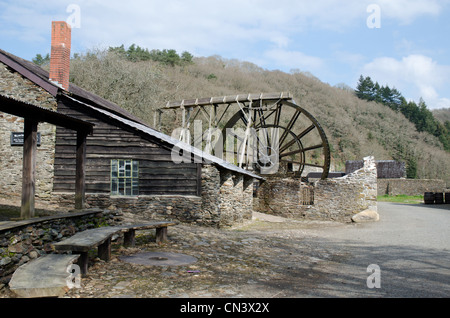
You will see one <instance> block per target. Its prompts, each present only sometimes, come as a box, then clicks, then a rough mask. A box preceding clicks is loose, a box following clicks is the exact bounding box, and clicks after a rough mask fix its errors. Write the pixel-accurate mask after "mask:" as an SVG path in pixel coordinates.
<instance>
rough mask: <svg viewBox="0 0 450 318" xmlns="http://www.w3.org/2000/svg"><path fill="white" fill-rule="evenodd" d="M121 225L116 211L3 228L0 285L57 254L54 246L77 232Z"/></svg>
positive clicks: (10, 224) (0, 234) (70, 215)
mask: <svg viewBox="0 0 450 318" xmlns="http://www.w3.org/2000/svg"><path fill="white" fill-rule="evenodd" d="M120 222H121V216H120V214H118V213H117V212H115V211H100V210H98V209H97V210H93V211H85V212H79V213H66V214H63V215H54V216H48V217H40V218H33V219H30V220H24V221H17V222H8V223H4V224H1V225H0V283H5V280H8V278H9V276H10V275H11V274H12V273H13V272H14V271H15V270H16V269H17V268H18V267H19V266H21V265H23V264H25V263H27V262H29V261H30V260H33V259H35V258H38V257H40V256H42V255H45V254H49V253H53V245H52V244H53V243H55V242H59V241H61V240H63V239H65V238H67V237H70V236H72V235H74V234H75V233H77V232H80V231H84V230H87V229H91V228H96V227H100V226H112V225H117V224H119V223H120Z"/></svg>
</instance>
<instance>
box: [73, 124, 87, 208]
mask: <svg viewBox="0 0 450 318" xmlns="http://www.w3.org/2000/svg"><path fill="white" fill-rule="evenodd" d="M86 140H87V134H86V133H85V132H81V131H78V132H77V158H76V172H75V178H76V179H75V209H78V210H81V209H84V208H85V193H86V182H85V179H86Z"/></svg>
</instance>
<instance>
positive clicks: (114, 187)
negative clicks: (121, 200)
mask: <svg viewBox="0 0 450 318" xmlns="http://www.w3.org/2000/svg"><path fill="white" fill-rule="evenodd" d="M117 186H118V185H117V179H112V180H111V194H113V195H117V194H118V193H117V191H118V187H117Z"/></svg>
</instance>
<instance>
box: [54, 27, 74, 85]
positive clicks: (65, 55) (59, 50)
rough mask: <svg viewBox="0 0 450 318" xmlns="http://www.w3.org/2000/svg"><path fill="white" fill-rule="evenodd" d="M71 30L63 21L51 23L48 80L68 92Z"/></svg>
mask: <svg viewBox="0 0 450 318" xmlns="http://www.w3.org/2000/svg"><path fill="white" fill-rule="evenodd" d="M70 44H71V28H70V25H69V24H67V23H66V22H65V21H53V22H52V48H51V55H50V80H51V81H53V82H57V83H58V84H59V85H60V86H62V88H64V89H65V90H69V71H70Z"/></svg>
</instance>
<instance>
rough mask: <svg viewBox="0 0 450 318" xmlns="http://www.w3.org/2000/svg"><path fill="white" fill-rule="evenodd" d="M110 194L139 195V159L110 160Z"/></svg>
mask: <svg viewBox="0 0 450 318" xmlns="http://www.w3.org/2000/svg"><path fill="white" fill-rule="evenodd" d="M111 195H128V196H132V195H139V161H135V160H120V159H113V160H111Z"/></svg>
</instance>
